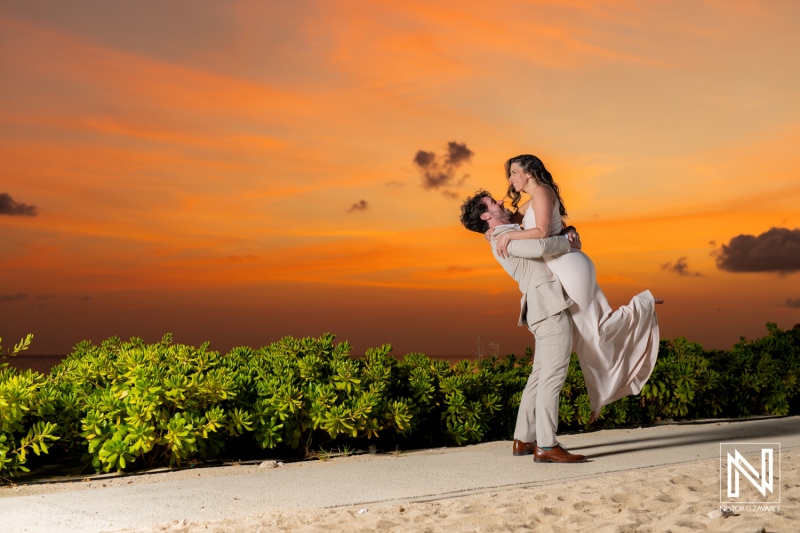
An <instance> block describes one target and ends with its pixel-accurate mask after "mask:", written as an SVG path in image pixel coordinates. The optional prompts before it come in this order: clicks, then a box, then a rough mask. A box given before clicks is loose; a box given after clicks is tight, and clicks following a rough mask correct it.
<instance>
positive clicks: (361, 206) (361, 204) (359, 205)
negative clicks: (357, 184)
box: [347, 200, 369, 213]
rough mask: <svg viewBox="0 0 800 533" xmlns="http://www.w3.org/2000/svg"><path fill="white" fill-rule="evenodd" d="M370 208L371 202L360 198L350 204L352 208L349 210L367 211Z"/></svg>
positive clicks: (351, 211) (352, 211) (350, 211)
mask: <svg viewBox="0 0 800 533" xmlns="http://www.w3.org/2000/svg"><path fill="white" fill-rule="evenodd" d="M367 209H369V204H368V203H367V201H366V200H359V201H358V202H356V203H354V204H353V205H351V206H350V209H348V210H347V212H348V213H355V212H356V211H366V210H367Z"/></svg>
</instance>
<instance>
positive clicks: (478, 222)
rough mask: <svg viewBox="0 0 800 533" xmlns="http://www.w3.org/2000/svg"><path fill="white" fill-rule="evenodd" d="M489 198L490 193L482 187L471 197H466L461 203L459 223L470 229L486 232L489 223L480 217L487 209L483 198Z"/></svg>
mask: <svg viewBox="0 0 800 533" xmlns="http://www.w3.org/2000/svg"><path fill="white" fill-rule="evenodd" d="M487 196H488V197H489V198H491V197H492V195H491V194H490V193H489V192H488V191H484V190H483V189H481V190H479V191H478V192H476V193H475V196H473V197H472V198H467V199H466V200H464V203H463V204H461V223H462V224H463V225H464V227H465V228H467V229H468V230H470V231H474V232H477V233H486V232H487V231H488V230H489V223H488V222H487V221H485V220H482V219H481V215H482V214H484V213H485V212H486V211H488V210H489V208H488V207H486V204H485V203H483V199H484V198H486V197H487Z"/></svg>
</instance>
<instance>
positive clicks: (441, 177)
mask: <svg viewBox="0 0 800 533" xmlns="http://www.w3.org/2000/svg"><path fill="white" fill-rule="evenodd" d="M474 154H475V152H473V151H472V150H470V149H469V148H467V145H466V143H457V142H455V141H450V142H449V143H447V155H446V156H445V157H444V162H440V161H439V159H438V158H437V157H436V153H434V152H426V151H425V150H419V151H418V152H417V154H416V155H415V156H414V164H415V165H417V167H418V169H419V171H420V173H421V175H422V187H423V188H425V189H445V188H446V187H449V186H451V185H459V184H461V183H462V182H463V181H464V179H466V176H463V177H462V178H461V179H460V180H458V181H457V180H456V171H457V170H458V167H460V166H461V165H462V164H464V163H469V161H470V159H472V156H473V155H474ZM446 192H449V194H450V195H453V194H455V193H453V192H452V191H446Z"/></svg>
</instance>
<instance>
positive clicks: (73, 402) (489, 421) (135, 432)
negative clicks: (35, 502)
mask: <svg viewBox="0 0 800 533" xmlns="http://www.w3.org/2000/svg"><path fill="white" fill-rule="evenodd" d="M767 327H768V330H769V335H768V336H766V337H764V338H761V339H757V340H755V341H747V340H746V339H741V340H740V342H738V343H737V344H736V345H735V346H734V347H733V348H732V349H731V350H730V351H729V352H726V351H720V350H712V351H709V352H707V351H704V350H703V348H702V346H700V345H699V344H697V343H691V342H689V341H687V340H685V339H683V338H678V339H675V340H673V341H668V340H662V341H661V345H660V352H659V359H658V363H657V365H656V368H655V370H654V372H653V375H652V376H651V378H650V380H649V382H648V383H647V385H646V386H645V387H644V388H643V390H642V392H641V394H640V395H637V396H630V397H627V398H623V399H622V400H619V401H617V402H615V403H613V404H611V405H609V406H606V407H605V408H604V409H603V412H602V415H601V419H600V422H599V424H601V425H602V426H604V427H618V426H620V425H624V424H632V423H651V422H653V421H656V420H664V419H680V418H698V417H712V416H748V415H751V414H774V415H784V414H793V413H800V381H799V380H798V377H799V375H800V330H797V329H795V330H789V331H784V330H781V329H780V328H778V327H777V326H776V325H775V324H768V325H767ZM333 339H334V337H333V335H330V334H325V335H323V336H322V337H320V338H318V339H313V338H304V339H295V338H292V337H286V338H284V339H281V340H280V341H278V342H276V343H273V344H271V345H269V346H265V347H263V348H260V349H258V350H255V349H252V348H248V347H238V348H234V349H232V350H231V351H230V352H229V353H227V354H225V355H220V354H219V353H218V352H215V351H211V350H209V346H208V344H203V345H202V346H200V347H199V348H195V347H191V346H185V345H181V344H173V342H172V336H171V335H166V336H164V338H163V339H162V340H161V342H159V343H155V344H145V343H144V342H143V341H142V340H141V339H138V338H133V339H131V340H130V341H128V342H123V341H121V340H119V339H117V338H111V339H108V340H106V341H104V342H102V343H101V344H100V345H99V346H97V345H94V344H92V343H91V342H81V343H80V344H78V345H77V346H76V347H75V349H74V351H73V353H72V354H70V355H69V356H68V357H67V358H66V359H65V360H64V361H63V362H62V363H61V364H60V365H58V366H57V367H55V368H54V369H53V370H52V371H51V373H50V374H49V376H44V375H42V374H39V373H36V372H30V371H24V372H21V371H18V370H15V369H10V368H6V366H7V365H6V364H5V363H4V364H2V365H0V407H2V410H1V411H0V474H2V473H6V472H7V473H9V474H10V475H15V474H17V473H18V472H19V471H26V470H27V467H25V466H24V465H25V463H26V461H27V459H28V458H29V457H30V455H29V453H30V452H31V451H32V452H33V453H34V454H35V455H39V454H40V453H47V452H48V451H49V450H51V449H53V448H54V447H55V448H57V449H58V450H59V451H60V453H61V456H62V457H63V458H64V460H72V461H74V460H76V459H77V457H78V456H77V455H75V452H74V451H75V450H81V451H82V452H83V462H84V463H85V464H86V465H89V464H91V466H92V467H93V468H94V469H95V470H97V471H101V470H102V471H106V472H108V471H111V470H117V471H120V470H129V469H131V468H132V467H133V466H138V467H146V466H153V465H156V464H170V465H181V464H182V463H184V462H186V461H198V460H204V459H209V458H212V457H218V456H220V455H221V454H223V453H224V451H225V449H226V448H228V449H229V452H228V453H236V454H242V453H251V454H252V453H259V452H258V450H266V449H272V450H275V451H274V452H273V453H276V454H279V455H280V456H282V457H286V456H287V455H290V454H294V455H296V456H297V457H304V456H305V457H310V456H314V455H315V453H316V452H315V450H320V449H325V448H327V449H329V450H330V449H333V447H334V446H337V447H340V448H341V447H344V449H354V448H355V447H361V446H366V445H368V443H371V442H375V439H378V440H377V442H380V443H381V447H382V448H383V449H392V448H393V447H395V446H402V447H404V448H412V447H420V446H441V445H449V444H455V445H463V444H467V443H476V442H483V441H487V440H494V439H506V438H510V437H511V436H512V434H513V430H514V424H515V421H516V414H517V409H518V406H519V401H520V397H521V394H522V390H523V388H524V386H525V383H526V381H527V379H528V375H529V374H530V370H531V359H532V357H531V351H530V349H529V350H528V351H527V352H526V354H525V356H524V357H521V358H517V357H515V356H514V355H508V356H506V357H505V358H502V359H500V358H497V357H494V356H493V357H488V358H483V359H481V360H479V361H460V362H459V363H456V364H454V365H450V364H449V363H448V362H446V361H441V360H436V359H431V358H430V357H428V356H426V355H424V354H420V353H412V354H408V355H406V356H405V357H404V358H402V359H397V358H394V357H392V356H390V355H389V354H390V351H391V347H390V346H388V345H384V346H381V347H380V348H374V349H370V350H368V351H367V353H366V355H365V356H364V357H363V358H351V357H350V345H349V344H348V343H346V342H344V343H339V344H334V343H333ZM29 343H30V338H28V339H27V344H26V341H23V343H20V345H17V348H18V349H17V348H15V350H16V352H19V351H21V350H23V349H25V347H27V345H28V344H29ZM560 401H561V403H560V407H559V418H560V421H561V428H562V429H581V428H586V427H588V424H589V417H590V414H591V413H590V407H589V399H588V395H587V393H586V386H585V383H584V381H583V375H582V374H581V372H580V366H579V364H578V360H577V357H576V356H575V355H574V354H573V356H572V358H571V360H570V365H569V369H568V372H567V378H566V382H565V383H564V388H563V390H562V395H561V400H560ZM56 441H57V442H56ZM230 450H232V452H231V451H230ZM70 453H72V455H70ZM259 455H263V451H262V452H260V453H259Z"/></svg>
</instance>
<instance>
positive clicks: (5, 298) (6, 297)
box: [0, 292, 28, 302]
mask: <svg viewBox="0 0 800 533" xmlns="http://www.w3.org/2000/svg"><path fill="white" fill-rule="evenodd" d="M27 297H28V295H27V294H23V293H21V292H20V293H17V294H0V302H16V301H18V300H24V299H25V298H27Z"/></svg>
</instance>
